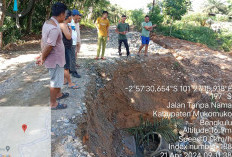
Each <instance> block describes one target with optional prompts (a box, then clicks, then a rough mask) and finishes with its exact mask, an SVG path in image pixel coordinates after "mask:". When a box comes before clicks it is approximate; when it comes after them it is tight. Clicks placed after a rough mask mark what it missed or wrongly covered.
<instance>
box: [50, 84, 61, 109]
mask: <svg viewBox="0 0 232 157" xmlns="http://www.w3.org/2000/svg"><path fill="white" fill-rule="evenodd" d="M59 93H60V88H52V87H50V106H51V107H56V106H57V105H58V103H57V102H56V98H57V97H58V94H59Z"/></svg>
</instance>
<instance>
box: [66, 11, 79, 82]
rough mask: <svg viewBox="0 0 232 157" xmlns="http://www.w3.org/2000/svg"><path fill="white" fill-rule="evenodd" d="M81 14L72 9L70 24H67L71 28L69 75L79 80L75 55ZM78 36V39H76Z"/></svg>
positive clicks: (77, 48)
mask: <svg viewBox="0 0 232 157" xmlns="http://www.w3.org/2000/svg"><path fill="white" fill-rule="evenodd" d="M81 16H82V15H81V14H80V12H79V11H78V10H76V9H74V10H73V11H72V22H71V23H70V24H69V25H70V26H71V28H72V40H73V43H72V55H71V67H70V73H71V74H72V76H73V77H77V78H81V76H80V75H79V74H78V73H77V71H76V53H77V51H79V46H80V45H79V42H80V35H79V31H80V28H79V21H80V19H81ZM78 36H79V37H78Z"/></svg>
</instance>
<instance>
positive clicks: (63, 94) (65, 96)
mask: <svg viewBox="0 0 232 157" xmlns="http://www.w3.org/2000/svg"><path fill="white" fill-rule="evenodd" d="M67 97H69V93H62V96H61V97H59V98H56V100H61V99H65V98H67Z"/></svg>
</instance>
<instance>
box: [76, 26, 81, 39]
mask: <svg viewBox="0 0 232 157" xmlns="http://www.w3.org/2000/svg"><path fill="white" fill-rule="evenodd" d="M76 28H77V42H78V43H80V42H81V33H80V24H79V23H76Z"/></svg>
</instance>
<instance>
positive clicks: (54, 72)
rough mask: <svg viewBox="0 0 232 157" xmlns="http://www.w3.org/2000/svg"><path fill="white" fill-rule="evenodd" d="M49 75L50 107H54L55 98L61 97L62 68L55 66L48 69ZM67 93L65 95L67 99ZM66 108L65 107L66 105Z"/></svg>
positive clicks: (55, 103)
mask: <svg viewBox="0 0 232 157" xmlns="http://www.w3.org/2000/svg"><path fill="white" fill-rule="evenodd" d="M49 74H50V77H51V80H50V105H51V107H56V106H57V105H58V103H57V102H56V100H57V98H60V97H62V96H63V94H62V93H61V88H62V86H63V83H64V68H62V67H60V66H59V65H56V67H55V68H50V69H49ZM67 95H68V93H66V97H67ZM66 106H67V105H66Z"/></svg>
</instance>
